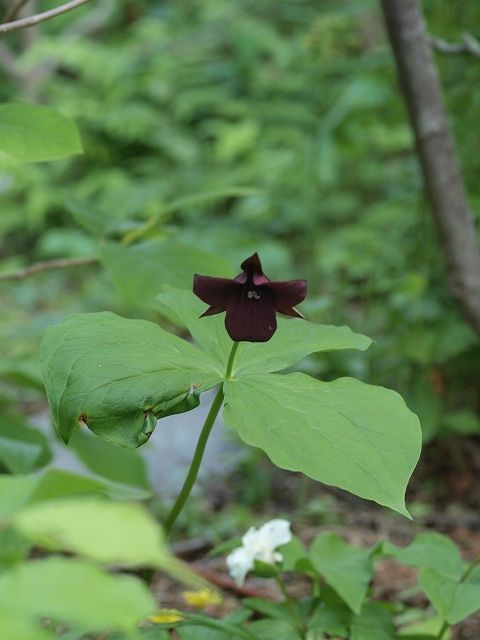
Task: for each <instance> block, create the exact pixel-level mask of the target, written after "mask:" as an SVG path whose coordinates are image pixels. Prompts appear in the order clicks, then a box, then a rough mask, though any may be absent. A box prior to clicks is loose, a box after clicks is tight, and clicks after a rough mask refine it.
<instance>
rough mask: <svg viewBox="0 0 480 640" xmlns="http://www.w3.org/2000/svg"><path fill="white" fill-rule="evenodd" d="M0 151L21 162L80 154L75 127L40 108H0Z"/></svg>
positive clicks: (11, 105)
mask: <svg viewBox="0 0 480 640" xmlns="http://www.w3.org/2000/svg"><path fill="white" fill-rule="evenodd" d="M0 151H4V152H5V153H8V154H9V155H11V156H13V157H14V158H17V160H22V161H23V162H42V161H45V160H56V159H58V158H65V157H67V156H71V155H74V154H77V153H82V143H81V141H80V136H79V134H78V130H77V128H76V126H75V124H74V123H73V122H72V121H71V120H70V119H69V118H67V117H66V116H64V115H62V114H61V113H59V112H58V111H55V110H54V109H51V108H50V107H45V106H43V105H40V104H31V103H9V104H2V105H0Z"/></svg>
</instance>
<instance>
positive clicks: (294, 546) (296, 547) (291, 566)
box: [278, 536, 309, 571]
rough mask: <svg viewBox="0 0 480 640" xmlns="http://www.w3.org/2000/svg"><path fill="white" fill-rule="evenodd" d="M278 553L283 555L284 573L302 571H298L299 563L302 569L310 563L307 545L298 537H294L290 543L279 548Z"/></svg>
mask: <svg viewBox="0 0 480 640" xmlns="http://www.w3.org/2000/svg"><path fill="white" fill-rule="evenodd" d="M278 551H279V552H280V553H281V554H282V571H296V570H298V571H300V569H298V565H299V563H300V565H301V566H302V569H303V566H304V565H305V564H307V565H308V563H309V560H308V552H307V550H306V549H305V545H304V544H303V542H302V541H301V540H300V539H299V538H297V536H292V539H291V540H290V542H287V544H283V545H282V546H281V547H279V548H278Z"/></svg>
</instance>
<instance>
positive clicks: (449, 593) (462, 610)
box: [419, 569, 480, 624]
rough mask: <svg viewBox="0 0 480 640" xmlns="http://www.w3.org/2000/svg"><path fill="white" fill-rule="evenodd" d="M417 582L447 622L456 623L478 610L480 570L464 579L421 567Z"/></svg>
mask: <svg viewBox="0 0 480 640" xmlns="http://www.w3.org/2000/svg"><path fill="white" fill-rule="evenodd" d="M419 584H420V587H421V588H422V590H423V591H424V592H425V594H426V595H427V596H428V598H429V599H430V600H431V602H432V604H433V606H434V607H435V609H436V610H437V612H438V613H439V614H440V615H441V616H442V618H444V619H445V620H447V622H448V623H449V624H457V623H458V622H461V621H462V620H464V619H465V618H468V616H471V615H472V614H473V613H475V612H476V611H478V610H480V570H478V569H477V570H476V571H473V572H472V573H471V574H470V575H469V576H468V577H467V578H466V579H465V580H463V581H460V580H454V579H452V578H449V577H447V576H445V574H442V573H441V572H440V571H438V570H435V569H422V571H421V572H420V575H419Z"/></svg>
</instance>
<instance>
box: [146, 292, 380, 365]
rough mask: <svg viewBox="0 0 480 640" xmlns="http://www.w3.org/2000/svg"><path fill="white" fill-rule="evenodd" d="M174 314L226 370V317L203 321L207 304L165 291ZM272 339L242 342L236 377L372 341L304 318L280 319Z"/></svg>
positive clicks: (161, 297)
mask: <svg viewBox="0 0 480 640" xmlns="http://www.w3.org/2000/svg"><path fill="white" fill-rule="evenodd" d="M157 299H158V300H159V301H160V302H161V303H162V304H164V305H165V306H167V307H168V308H169V309H170V311H173V312H174V313H175V314H176V316H177V317H178V319H179V322H180V323H181V325H182V326H184V327H186V328H188V330H189V331H190V333H191V334H192V336H193V338H194V340H195V341H196V342H197V344H198V345H199V346H200V347H201V348H202V349H204V350H205V351H206V352H207V353H211V354H213V355H214V356H215V359H216V361H217V363H218V364H219V367H220V370H221V371H222V372H223V371H225V363H226V362H227V360H228V355H229V353H230V349H231V348H232V341H231V339H230V338H229V336H228V334H227V331H226V329H225V314H220V315H215V316H207V317H205V318H200V315H201V314H202V313H203V312H204V311H205V309H206V308H207V305H205V304H204V303H203V302H202V301H201V300H199V299H198V298H197V297H196V296H195V295H194V294H193V293H192V292H191V291H178V290H176V289H173V288H171V287H168V288H165V291H164V292H163V293H161V294H160V295H159V296H158V298H157ZM277 322H278V328H277V331H276V333H275V334H274V336H273V338H272V339H271V340H269V341H268V342H264V343H258V342H255V343H251V342H241V343H240V345H239V347H238V351H237V355H236V357H235V362H234V365H233V375H234V376H235V375H245V374H247V373H258V372H262V373H263V372H270V371H279V370H281V369H286V368H287V367H290V366H292V365H294V364H296V363H297V362H299V361H300V360H302V359H303V358H305V357H306V356H308V355H310V354H311V353H316V352H318V351H335V350H339V349H361V350H364V349H367V348H368V347H369V345H370V343H371V340H370V338H367V337H366V336H363V335H361V334H359V333H353V331H351V330H350V329H349V328H348V327H334V326H330V325H322V324H314V323H311V322H307V321H306V320H302V319H298V318H297V319H289V320H287V319H285V318H281V317H279V318H278V319H277Z"/></svg>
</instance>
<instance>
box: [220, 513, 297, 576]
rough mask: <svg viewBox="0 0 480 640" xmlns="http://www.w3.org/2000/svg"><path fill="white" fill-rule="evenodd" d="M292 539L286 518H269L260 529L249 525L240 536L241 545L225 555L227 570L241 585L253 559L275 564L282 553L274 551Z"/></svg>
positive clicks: (251, 565) (252, 563)
mask: <svg viewBox="0 0 480 640" xmlns="http://www.w3.org/2000/svg"><path fill="white" fill-rule="evenodd" d="M291 539H292V533H291V531H290V523H289V522H288V520H281V519H276V520H270V521H269V522H266V523H265V524H264V525H263V527H260V529H255V527H250V529H249V530H248V531H247V533H246V534H245V535H244V536H243V538H242V545H243V546H241V547H238V548H237V549H234V550H233V551H232V553H230V554H229V555H228V556H227V567H228V572H229V573H230V575H231V576H232V578H233V579H234V580H235V582H236V583H237V584H238V585H242V584H243V583H244V581H245V576H246V575H247V573H248V572H249V571H250V569H253V566H254V564H255V560H261V561H262V562H266V563H268V564H275V562H280V560H282V559H283V557H282V554H281V553H279V552H278V551H275V549H276V548H277V547H279V546H280V545H282V544H287V542H290V540H291Z"/></svg>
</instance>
